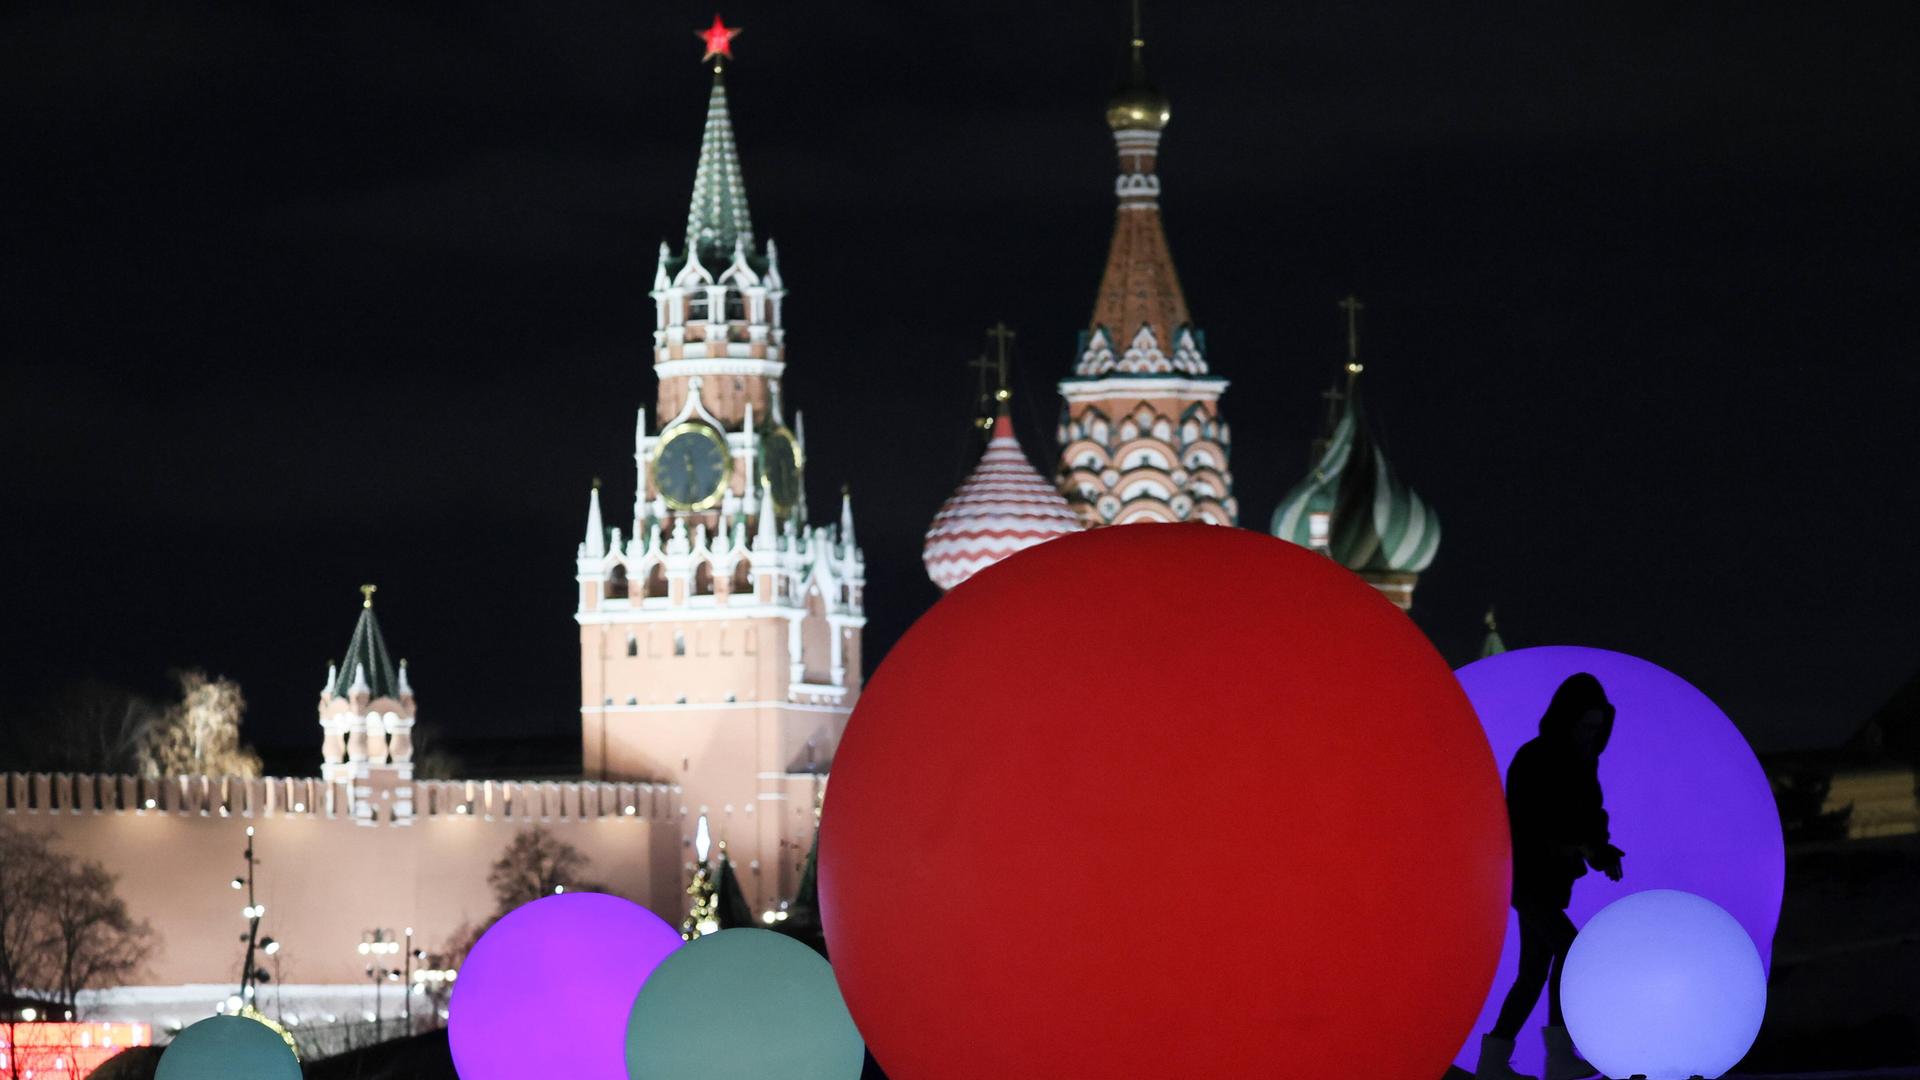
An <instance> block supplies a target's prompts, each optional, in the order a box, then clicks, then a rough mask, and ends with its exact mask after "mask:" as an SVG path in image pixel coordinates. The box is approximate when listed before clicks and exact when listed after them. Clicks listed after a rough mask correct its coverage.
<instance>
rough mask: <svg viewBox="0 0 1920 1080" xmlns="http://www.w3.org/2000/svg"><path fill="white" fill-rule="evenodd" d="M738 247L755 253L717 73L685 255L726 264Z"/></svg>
mask: <svg viewBox="0 0 1920 1080" xmlns="http://www.w3.org/2000/svg"><path fill="white" fill-rule="evenodd" d="M736 245H737V246H739V247H741V248H744V249H746V250H747V251H749V252H751V251H752V250H753V218H752V217H751V216H750V215H749V214H748V213H747V187H746V184H745V183H744V182H743V181H742V180H741V179H740V153H739V151H738V150H736V149H735V148H734V145H733V117H732V115H731V114H730V113H729V112H728V111H727V84H726V79H725V77H724V76H723V75H721V73H720V71H719V70H718V69H716V70H715V71H714V73H713V92H712V93H711V94H710V95H708V97H707V129H706V133H705V134H704V135H702V136H701V139H700V164H699V166H698V167H697V168H696V169H695V170H694V173H693V201H692V204H691V205H689V206H688V208H687V251H688V252H689V253H697V254H698V255H699V257H700V261H701V262H702V263H704V264H706V265H708V266H714V265H716V264H717V265H725V264H726V263H727V262H728V261H729V260H731V259H732V258H733V250H734V247H735V246H736Z"/></svg>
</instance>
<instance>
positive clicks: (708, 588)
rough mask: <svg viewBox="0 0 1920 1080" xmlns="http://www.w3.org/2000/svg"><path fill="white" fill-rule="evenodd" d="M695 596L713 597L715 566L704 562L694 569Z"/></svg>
mask: <svg viewBox="0 0 1920 1080" xmlns="http://www.w3.org/2000/svg"><path fill="white" fill-rule="evenodd" d="M693 595H695V596H712V595H713V564H712V563H710V562H706V561H705V560H702V561H701V563H700V565H698V566H696V567H694V568H693Z"/></svg>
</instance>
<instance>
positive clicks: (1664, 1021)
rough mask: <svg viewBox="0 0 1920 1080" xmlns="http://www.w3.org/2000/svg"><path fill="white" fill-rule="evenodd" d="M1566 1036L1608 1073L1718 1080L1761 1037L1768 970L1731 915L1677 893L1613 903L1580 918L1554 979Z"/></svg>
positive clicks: (1652, 892)
mask: <svg viewBox="0 0 1920 1080" xmlns="http://www.w3.org/2000/svg"><path fill="white" fill-rule="evenodd" d="M1560 1002H1561V1008H1562V1010H1563V1011H1565V1013H1566V1014H1567V1031H1568V1033H1569V1034H1571V1035H1572V1036H1573V1041H1574V1043H1575V1045H1577V1046H1578V1047H1579V1048H1580V1053H1581V1055H1582V1056H1583V1057H1585V1058H1586V1059H1587V1060H1588V1061H1590V1062H1592V1063H1593V1066H1594V1068H1596V1069H1599V1070H1600V1071H1601V1072H1603V1073H1605V1074H1606V1075H1608V1076H1613V1077H1628V1076H1636V1075H1640V1076H1645V1077H1646V1078H1647V1080H1687V1078H1688V1077H1691V1076H1703V1077H1709V1078H1711V1077H1716V1076H1720V1075H1722V1074H1724V1073H1725V1072H1726V1071H1727V1070H1728V1069H1731V1068H1733V1067H1734V1065H1736V1064H1738V1063H1739V1061H1740V1059H1741V1058H1742V1057H1745V1056H1746V1053H1747V1050H1748V1049H1749V1048H1751V1047H1752V1046H1753V1040H1754V1038H1755V1036H1757V1035H1759V1034H1760V1021H1761V1019H1762V1017H1764V1016H1765V1014H1766V1011H1767V973H1766V971H1765V969H1764V968H1762V967H1761V964H1760V950H1758V949H1756V948H1754V945H1753V939H1752V938H1750V937H1748V936H1747V932H1746V931H1745V930H1744V929H1742V928H1741V926H1740V923H1739V921H1738V920H1737V919H1735V918H1734V917H1733V916H1732V915H1729V914H1727V912H1726V911H1725V910H1724V909H1722V908H1721V907H1720V905H1718V904H1715V903H1714V902H1713V901H1711V900H1707V899H1704V898H1702V897H1699V896H1695V895H1693V894H1692V893H1686V892H1680V891H1678V890H1676V889H1649V890H1647V891H1645V892H1637V893H1634V894H1633V895H1631V896H1628V897H1625V898H1623V899H1620V900H1616V901H1614V902H1613V903H1611V904H1608V905H1607V906H1606V907H1605V908H1602V909H1601V911H1600V913H1599V914H1597V915H1595V916H1594V917H1593V918H1591V919H1588V920H1587V925H1586V926H1584V927H1582V928H1581V930H1580V936H1579V937H1577V938H1575V939H1574V941H1573V949H1572V950H1571V951H1570V952H1568V953H1567V962H1566V970H1565V972H1564V973H1563V974H1562V976H1561V981H1560Z"/></svg>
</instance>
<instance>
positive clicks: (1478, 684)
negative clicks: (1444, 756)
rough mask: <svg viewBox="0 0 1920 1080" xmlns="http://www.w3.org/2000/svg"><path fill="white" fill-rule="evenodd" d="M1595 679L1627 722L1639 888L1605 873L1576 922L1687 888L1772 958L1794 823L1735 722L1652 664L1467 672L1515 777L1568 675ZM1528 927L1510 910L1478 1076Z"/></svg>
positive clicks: (1611, 802) (1628, 806) (1541, 1016)
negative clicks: (1784, 820)
mask: <svg viewBox="0 0 1920 1080" xmlns="http://www.w3.org/2000/svg"><path fill="white" fill-rule="evenodd" d="M1581 671H1585V672H1589V673H1591V674H1592V675H1593V676H1594V677H1595V678H1597V679H1599V680H1600V684H1601V686H1603V687H1605V689H1606V692H1607V699H1608V700H1609V701H1611V702H1613V704H1614V707H1615V708H1616V709H1617V710H1618V715H1617V717H1616V718H1615V720H1614V727H1613V737H1612V739H1611V740H1610V741H1609V742H1608V744H1607V748H1606V751H1605V752H1604V753H1602V754H1601V755H1600V787H1601V790H1602V791H1603V792H1604V793H1605V795H1606V804H1607V814H1608V817H1609V822H1610V830H1611V832H1612V834H1613V843H1614V844H1615V845H1616V846H1618V847H1620V848H1621V849H1623V850H1624V851H1626V853H1627V855H1626V859H1625V860H1624V863H1623V865H1624V868H1625V871H1626V874H1625V877H1624V878H1623V879H1622V880H1621V881H1619V882H1617V883H1616V882H1611V881H1608V880H1607V879H1606V876H1605V875H1603V874H1601V873H1599V872H1597V871H1594V872H1589V873H1588V874H1587V876H1586V877H1583V878H1581V879H1580V880H1579V881H1577V882H1575V883H1574V886H1573V903H1572V904H1571V905H1569V906H1568V908H1567V914H1568V915H1569V916H1571V917H1572V919H1573V922H1574V925H1575V926H1584V925H1586V922H1587V920H1588V919H1589V918H1592V917H1593V915H1594V913H1596V912H1598V911H1599V910H1600V909H1601V908H1604V907H1606V906H1607V905H1608V904H1611V903H1613V902H1614V901H1616V900H1618V899H1620V898H1621V897H1623V896H1628V895H1630V894H1633V893H1638V892H1643V891H1645V890H1648V889H1677V890H1679V891H1681V892H1688V893H1693V894H1694V895H1696V896H1702V897H1705V898H1706V899H1708V900H1711V901H1712V902H1713V903H1715V904H1718V905H1719V906H1720V907H1721V908H1723V909H1725V910H1726V912H1727V913H1728V914H1730V915H1732V916H1733V918H1734V919H1735V920H1736V921H1738V922H1739V923H1740V926H1741V928H1742V929H1744V930H1745V931H1746V932H1747V936H1748V937H1749V938H1751V939H1752V940H1753V943H1754V945H1755V946H1756V947H1757V948H1758V949H1759V951H1760V957H1761V960H1762V962H1763V963H1764V962H1766V961H1767V960H1768V958H1769V956H1770V954H1771V953H1772V948H1773V932H1774V928H1775V927H1776V926H1777V925H1778V923H1779V921H1780V897H1781V890H1782V889H1783V887H1784V886H1785V882H1786V845H1785V842H1784V839H1783V838H1782V836H1781V833H1780V813H1779V810H1778V809H1777V808H1776V807H1775V805H1774V801H1773V789H1772V788H1771V786H1770V785H1769V784H1768V782H1767V775H1766V773H1765V772H1764V771H1763V770H1762V769H1761V768H1760V761H1759V759H1758V758H1756V757H1755V756H1754V754H1753V748H1752V747H1750V746H1748V745H1747V740H1746V738H1745V737H1744V736H1742V735H1741V734H1740V731H1739V729H1738V728H1735V727H1734V726H1733V721H1731V720H1729V719H1727V715H1726V714H1725V713H1723V712H1721V711H1720V709H1719V707H1718V706H1716V705H1715V704H1714V703H1713V702H1712V701H1711V700H1710V699H1708V697H1707V696H1706V695H1705V694H1703V693H1701V692H1700V691H1699V690H1697V689H1695V688H1694V687H1693V686H1692V685H1691V684H1689V683H1688V682H1687V681H1686V680H1685V679H1682V678H1680V677H1679V676H1678V675H1675V674H1673V673H1672V672H1670V671H1668V670H1666V669H1665V668H1662V667H1660V666H1659V665H1657V664H1652V663H1649V662H1647V661H1645V660H1642V659H1640V658H1638V657H1634V656H1628V655H1626V654H1625V653H1617V652H1610V651H1608V650H1606V649H1589V648H1582V647H1578V646H1571V645H1552V646H1544V647H1541V648H1533V649H1518V650H1515V651H1513V652H1506V653H1501V654H1499V655H1497V656H1490V657H1487V658H1486V659H1484V660H1477V661H1475V662H1473V663H1471V664H1468V665H1467V666H1466V667H1463V668H1461V669H1460V670H1459V672H1458V673H1457V674H1458V676H1459V679H1460V685H1461V687H1462V688H1464V689H1465V690H1466V692H1467V697H1468V698H1469V699H1471V700H1472V702H1473V707H1474V710H1475V711H1476V712H1478V713H1479V714H1480V724H1481V726H1482V727H1483V728H1485V729H1486V733H1487V741H1488V742H1489V743H1490V744H1491V745H1492V747H1493V756H1494V759H1495V760H1496V761H1498V762H1499V763H1500V772H1501V775H1502V777H1504V776H1505V775H1506V770H1507V766H1508V764H1509V763H1511V762H1512V761H1513V754H1514V751H1516V750H1518V749H1520V745H1521V744H1522V743H1524V742H1526V741H1527V740H1528V739H1531V738H1533V737H1534V736H1535V735H1537V734H1539V729H1540V714H1541V713H1543V712H1545V711H1546V708H1547V702H1548V701H1549V700H1551V699H1552V697H1553V692H1554V691H1555V690H1556V689H1558V688H1559V686H1560V684H1561V682H1563V681H1565V679H1566V678H1567V676H1569V675H1572V674H1575V673H1576V672H1581ZM1519 957H1520V935H1519V924H1518V922H1517V920H1516V919H1515V918H1514V915H1513V912H1512V911H1511V910H1509V911H1508V912H1507V941H1506V946H1505V948H1504V949H1503V950H1502V952H1501V955H1500V967H1499V969H1498V972H1497V974H1496V975H1495V976H1494V980H1493V985H1492V987H1490V988H1489V990H1488V993H1487V1000H1486V1004H1485V1005H1484V1006H1483V1007H1482V1009H1481V1012H1480V1021H1479V1023H1478V1024H1477V1025H1476V1026H1475V1027H1474V1029H1473V1034H1472V1036H1471V1037H1470V1039H1469V1040H1468V1042H1467V1045H1465V1046H1464V1047H1462V1048H1461V1051H1460V1055H1459V1057H1457V1058H1455V1059H1454V1060H1455V1062H1456V1063H1457V1064H1458V1065H1459V1066H1460V1067H1461V1068H1463V1069H1466V1070H1468V1071H1472V1069H1473V1067H1474V1059H1475V1057H1476V1056H1477V1053H1478V1051H1479V1043H1480V1035H1481V1033H1483V1032H1486V1031H1489V1030H1491V1029H1492V1028H1493V1023H1494V1017H1495V1015H1496V1014H1497V1013H1498V1012H1499V1011H1500V1003H1501V1002H1502V1001H1503V1000H1505V998H1506V994H1507V990H1508V989H1509V988H1510V987H1512V986H1513V978H1514V974H1515V972H1516V970H1517V968H1518V965H1519ZM1546 1022H1547V1002H1546V994H1545V992H1542V993H1541V995H1540V1002H1539V1004H1538V1005H1536V1006H1535V1007H1534V1011H1533V1013H1532V1015H1531V1016H1529V1017H1528V1019H1527V1023H1526V1026H1525V1027H1524V1028H1523V1029H1522V1031H1521V1037H1520V1038H1519V1039H1518V1040H1516V1048H1515V1050H1514V1055H1513V1067H1514V1069H1515V1071H1517V1072H1521V1073H1528V1074H1533V1075H1538V1074H1539V1073H1540V1071H1541V1067H1542V1064H1543V1062H1544V1059H1545V1057H1546V1055H1545V1053H1544V1051H1543V1049H1542V1045H1541V1040H1540V1038H1539V1035H1538V1031H1539V1029H1540V1028H1542V1027H1544V1026H1545V1025H1546Z"/></svg>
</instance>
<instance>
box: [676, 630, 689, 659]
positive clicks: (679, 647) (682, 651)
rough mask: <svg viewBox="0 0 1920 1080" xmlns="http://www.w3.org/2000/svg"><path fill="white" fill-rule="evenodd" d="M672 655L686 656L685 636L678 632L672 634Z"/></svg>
mask: <svg viewBox="0 0 1920 1080" xmlns="http://www.w3.org/2000/svg"><path fill="white" fill-rule="evenodd" d="M673 655H675V656H685V655H687V635H685V634H683V633H681V632H680V631H678V630H675V631H674V632H673Z"/></svg>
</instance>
